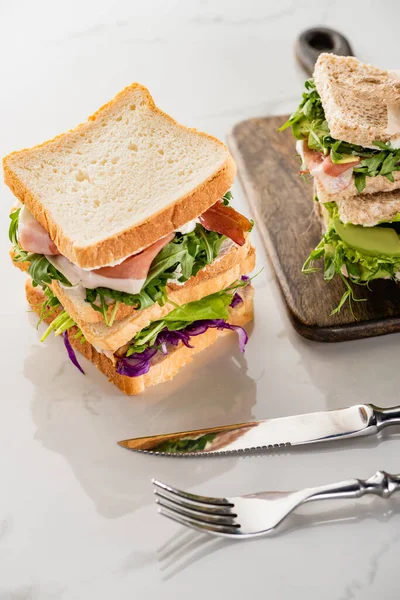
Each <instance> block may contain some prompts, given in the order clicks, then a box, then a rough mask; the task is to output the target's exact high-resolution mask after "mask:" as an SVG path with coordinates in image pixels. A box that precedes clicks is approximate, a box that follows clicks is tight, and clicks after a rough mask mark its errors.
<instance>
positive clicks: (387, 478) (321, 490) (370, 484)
mask: <svg viewBox="0 0 400 600" xmlns="http://www.w3.org/2000/svg"><path fill="white" fill-rule="evenodd" d="M308 491H309V492H311V493H310V494H309V495H308V496H307V498H306V499H305V502H310V501H311V500H331V499H335V498H361V497H362V496H365V495H366V494H373V495H374V496H380V497H381V498H389V497H390V496H391V495H392V494H393V493H394V492H398V491H400V475H391V474H390V473H386V472H385V471H377V472H376V473H375V475H372V477H370V478H369V479H350V480H349V481H341V482H339V483H334V484H332V485H325V486H322V487H318V488H314V489H311V490H308Z"/></svg>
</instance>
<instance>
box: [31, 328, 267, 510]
mask: <svg viewBox="0 0 400 600" xmlns="http://www.w3.org/2000/svg"><path fill="white" fill-rule="evenodd" d="M198 358H199V360H197V361H195V363H194V364H192V365H190V366H189V367H187V368H186V369H184V371H183V372H182V373H181V374H179V376H178V377H176V378H175V379H174V380H173V381H172V382H170V383H167V384H165V385H163V386H162V389H157V388H154V390H153V389H149V390H148V391H147V392H146V393H145V394H143V395H141V396H140V397H138V398H126V397H123V396H122V395H121V394H120V393H119V392H118V391H116V390H115V389H114V387H113V386H112V385H110V384H107V383H106V382H105V381H104V376H103V375H102V374H100V373H97V372H96V370H95V368H94V367H93V368H92V367H91V366H90V365H88V366H86V365H85V372H86V373H87V376H86V377H85V378H82V377H81V376H79V374H78V376H76V377H75V373H73V377H71V370H72V369H73V367H72V366H71V365H70V363H69V361H68V359H65V361H64V362H63V363H62V364H61V365H60V367H59V368H58V369H57V370H56V371H55V372H54V374H53V375H52V376H51V377H50V378H48V377H47V374H46V373H44V372H43V371H41V370H40V369H38V368H37V367H38V364H39V363H40V362H41V361H46V362H47V360H51V348H49V347H46V346H44V345H43V346H41V347H38V346H34V347H33V348H32V354H30V355H29V356H28V357H27V358H26V360H25V368H24V375H25V377H27V378H28V379H29V380H30V381H31V382H32V383H33V385H34V391H33V399H32V402H31V411H32V418H33V423H34V424H35V427H36V432H35V436H34V437H35V440H36V441H39V442H40V443H41V444H42V445H43V446H44V447H45V448H47V449H49V450H51V451H52V452H56V453H58V454H60V455H62V456H63V457H64V458H65V459H66V460H67V461H68V462H69V463H70V465H71V467H72V469H73V471H74V473H75V475H76V477H77V479H78V481H79V482H80V484H81V486H82V488H83V489H84V490H85V491H86V493H87V494H88V495H89V497H90V499H91V500H92V502H93V503H94V505H95V507H96V510H97V511H98V512H99V513H100V514H102V515H104V516H106V517H108V518H116V517H120V516H121V515H123V514H126V513H130V512H133V511H134V510H136V509H137V508H139V507H140V506H142V505H143V504H145V503H148V502H149V501H151V495H150V494H149V491H150V487H149V479H150V476H151V474H152V471H149V469H148V464H149V457H147V456H143V455H138V454H137V453H132V452H129V451H127V450H124V449H122V448H120V447H119V446H117V441H118V440H119V439H123V438H124V437H139V436H142V435H146V434H147V433H149V432H150V431H151V432H153V433H157V432H161V431H169V430H170V429H171V428H177V429H178V430H179V429H184V428H186V427H189V428H193V427H197V426H198V425H199V421H202V422H203V423H204V426H205V427H207V426H212V425H215V424H217V423H226V422H233V423H234V422H241V421H249V420H251V419H252V417H253V415H252V408H253V406H254V404H255V394H256V383H255V382H254V381H253V380H252V379H251V378H249V377H248V376H247V375H246V370H247V365H246V359H245V358H244V356H243V355H242V354H241V352H240V351H239V350H238V348H237V343H236V339H235V337H234V336H229V337H228V338H225V339H221V340H220V341H219V342H218V343H217V344H216V346H215V348H212V349H211V350H210V351H209V352H207V353H205V354H203V355H200V356H199V357H198ZM72 372H73V371H72ZM101 379H102V380H103V381H102V385H101V388H100V387H99V386H98V384H99V382H100V380H101ZM101 389H103V390H104V392H106V394H107V399H111V400H112V401H113V402H115V404H116V407H117V409H118V410H117V414H114V416H113V418H112V419H111V420H110V414H109V410H107V408H106V407H105V402H106V399H105V397H104V393H102V392H101ZM222 389H223V393H221V392H222ZM189 390H190V391H189ZM189 395H190V396H191V397H193V398H196V399H197V400H196V403H197V405H196V406H195V407H193V406H191V405H190V398H189ZM198 403H201V404H200V405H199V404H198ZM149 406H151V407H152V411H151V421H150V422H149V420H148V416H149V410H148V409H149ZM197 419H198V421H197ZM154 458H155V457H152V462H153V463H154V464H156V461H157V459H156V460H155V461H154ZM157 462H158V461H157ZM233 464H234V463H230V467H231V466H233ZM159 465H160V468H159V469H158V471H160V470H161V472H163V473H165V475H163V476H164V477H168V476H169V473H170V472H171V469H170V466H171V467H172V470H173V472H174V480H175V483H176V485H182V486H187V485H191V484H192V483H201V482H204V481H206V480H207V479H209V478H210V477H216V476H217V475H218V474H219V473H221V472H225V471H226V469H227V465H226V463H224V462H223V461H222V462H217V461H216V462H214V463H213V464H212V465H204V464H203V463H202V462H198V463H196V464H193V463H190V461H189V462H188V463H184V464H182V467H181V469H179V470H178V473H179V474H180V475H179V476H178V479H176V475H175V468H174V465H170V463H168V461H165V463H164V465H163V464H162V463H159ZM163 466H165V468H163ZM129 471H135V477H127V473H128V472H129Z"/></svg>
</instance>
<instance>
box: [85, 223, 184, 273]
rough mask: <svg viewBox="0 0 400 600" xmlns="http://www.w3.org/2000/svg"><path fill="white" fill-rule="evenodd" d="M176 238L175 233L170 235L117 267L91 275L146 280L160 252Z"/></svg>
mask: <svg viewBox="0 0 400 600" xmlns="http://www.w3.org/2000/svg"><path fill="white" fill-rule="evenodd" d="M174 237H175V233H170V234H169V235H166V236H165V237H163V238H161V239H160V240H158V242H155V243H154V244H152V245H151V246H149V247H148V248H146V250H143V251H142V252H139V254H134V255H133V256H129V258H126V259H125V260H124V261H123V262H122V263H120V264H119V265H116V266H115V267H101V268H100V269H95V270H94V271H91V273H95V274H96V275H101V276H102V277H110V278H111V279H143V278H144V279H146V277H147V273H148V272H149V269H150V265H151V263H152V262H153V260H154V259H155V257H156V256H157V254H158V253H159V252H161V250H162V249H163V248H164V246H166V245H167V244H169V242H170V241H171V240H173V239H174Z"/></svg>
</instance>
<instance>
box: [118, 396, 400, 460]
mask: <svg viewBox="0 0 400 600" xmlns="http://www.w3.org/2000/svg"><path fill="white" fill-rule="evenodd" d="M389 425H400V406H393V407H391V408H380V407H379V406H374V405H373V404H357V405H355V406H349V407H348V408H342V409H339V410H330V411H327V412H316V413H310V414H305V415H296V416H292V417H279V418H277V419H266V420H265V421H251V422H249V423H240V424H237V425H222V426H221V427H211V428H209V429H198V430H196V431H182V432H180V433H167V434H161V435H153V436H149V437H141V438H132V439H128V440H123V441H121V442H118V443H119V445H120V446H123V447H124V448H128V449H129V450H136V451H139V452H148V453H151V454H165V455H171V456H202V455H204V456H207V455H216V454H229V453H232V452H245V451H248V450H270V449H276V448H282V447H286V446H299V445H303V444H314V443H317V442H327V441H334V440H343V439H346V438H353V437H359V436H365V435H373V434H377V433H379V432H380V431H381V430H382V429H384V428H385V427H388V426H389Z"/></svg>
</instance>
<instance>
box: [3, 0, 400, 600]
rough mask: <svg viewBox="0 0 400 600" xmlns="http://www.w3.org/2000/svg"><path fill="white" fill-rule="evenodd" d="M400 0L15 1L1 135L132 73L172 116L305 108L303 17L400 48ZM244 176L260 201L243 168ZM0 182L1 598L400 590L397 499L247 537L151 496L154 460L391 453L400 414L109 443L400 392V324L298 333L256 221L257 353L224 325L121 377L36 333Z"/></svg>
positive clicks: (276, 479) (205, 464)
mask: <svg viewBox="0 0 400 600" xmlns="http://www.w3.org/2000/svg"><path fill="white" fill-rule="evenodd" d="M399 12H400V9H399V7H398V6H397V4H396V3H394V2H389V0H382V1H381V2H380V3H379V8H377V4H376V2H373V1H372V0H362V1H361V0H354V1H353V2H352V3H349V2H345V0H337V1H332V0H309V1H308V2H303V3H300V2H295V1H293V0H281V1H280V2H276V1H274V0H249V1H247V2H242V1H241V0H212V1H211V0H187V1H185V2H183V1H181V0H168V1H165V0H148V1H147V2H145V3H143V2H139V1H138V0H130V1H129V2H128V0H115V2H112V3H110V2H106V1H105V0H97V1H96V2H94V1H92V0H89V1H87V2H82V1H81V0H70V2H68V3H57V2H51V1H50V0H38V1H37V2H22V0H16V1H15V2H12V3H8V4H7V7H5V8H4V10H3V11H2V15H1V19H0V34H1V35H0V49H1V50H2V56H3V58H4V60H3V61H1V65H0V74H1V81H2V94H1V96H0V106H1V108H2V110H1V112H0V114H1V116H2V122H1V136H0V154H1V155H4V154H6V153H8V152H11V151H12V150H15V149H18V148H22V147H26V146H30V145H33V144H35V143H40V142H42V141H43V139H46V138H49V137H53V136H54V135H56V134H58V133H60V132H62V131H64V130H66V129H69V128H70V127H72V126H74V125H76V124H77V123H79V122H81V121H83V120H84V119H85V118H86V116H87V115H88V114H91V113H93V111H94V110H96V109H97V108H98V106H100V105H101V104H103V103H104V102H107V101H108V100H109V99H110V98H111V97H112V96H113V95H114V94H115V93H116V92H118V91H119V90H120V89H121V88H123V87H124V86H125V85H128V84H129V83H131V82H132V81H140V82H142V83H143V84H145V85H147V86H148V87H149V88H150V90H151V92H152V94H153V96H154V98H155V100H156V102H157V104H159V106H161V107H162V108H163V109H164V110H166V111H167V112H170V113H171V114H172V115H173V116H174V117H176V118H177V119H178V120H179V121H181V122H183V123H186V124H187V125H189V126H193V127H198V128H199V129H204V130H206V131H208V132H210V133H211V134H213V135H216V136H219V137H221V138H223V139H226V136H227V135H228V134H229V132H230V130H231V128H232V127H233V126H234V125H235V123H237V122H238V121H240V120H242V119H246V118H250V117H257V116H262V115H265V114H284V113H287V112H290V111H292V110H293V109H294V108H295V106H296V104H297V102H298V100H299V98H300V94H301V90H302V84H303V80H304V78H305V74H304V73H303V72H302V71H301V69H300V67H298V66H297V64H296V61H295V58H294V50H293V46H294V42H295V39H296V36H297V35H298V34H299V33H300V32H301V31H302V30H303V29H305V28H307V27H310V26H314V25H318V24H321V25H327V26H330V27H333V28H337V29H339V30H341V31H342V32H343V33H344V34H345V35H346V36H348V38H349V40H350V42H351V43H352V45H353V48H354V50H355V52H356V53H357V55H358V56H359V57H360V58H361V59H363V60H365V61H366V62H372V63H374V64H377V65H378V66H381V67H391V68H396V64H395V58H396V56H397V54H398V22H399V16H400V14H399ZM371 32H373V40H372V41H371ZM398 66H399V65H397V67H398ZM233 193H234V201H235V205H236V206H237V207H238V209H239V210H240V211H242V212H244V213H247V214H248V213H249V208H248V206H247V205H246V201H245V199H244V197H243V194H242V192H241V189H240V186H239V184H235V185H234V188H233ZM0 196H1V201H0V211H1V213H2V214H1V218H2V223H3V225H4V227H3V230H2V231H3V233H2V235H1V236H0V245H1V251H2V256H3V257H4V258H3V260H2V261H1V263H0V269H1V276H2V281H3V294H2V296H1V314H2V316H3V319H2V345H1V350H0V351H1V353H2V356H1V360H0V369H1V382H2V388H1V389H2V394H1V399H2V402H1V418H0V444H1V445H2V447H1V453H0V456H1V458H0V473H1V484H2V485H1V494H0V600H55V599H57V600H82V599H84V600H92V599H96V600H110V598H119V597H129V598H145V599H146V600H153V599H154V600H155V599H156V598H157V599H159V598H163V600H172V599H175V598H177V597H179V598H181V597H182V598H183V597H189V596H190V598H191V600H203V599H204V598H205V597H207V598H211V599H213V598H229V599H230V600H241V599H242V598H243V596H244V595H245V596H246V597H249V598H251V597H254V598H255V597H259V596H260V593H262V595H263V596H265V597H268V598H271V599H273V600H275V599H277V600H278V599H279V600H293V599H296V600H321V599H323V600H361V599H362V600H372V599H374V600H375V598H384V599H385V600H397V598H398V586H397V578H396V573H397V570H398V556H399V541H400V534H399V533H398V532H399V527H400V517H399V502H400V498H397V499H396V498H395V497H393V498H391V499H390V500H387V501H384V500H381V499H372V500H370V501H369V502H367V503H366V502H363V501H360V502H359V503H358V502H356V501H354V502H351V503H346V502H343V503H340V504H334V503H326V504H325V503H323V504H321V505H319V504H317V503H315V504H313V505H309V506H307V507H304V508H302V509H301V510H299V511H298V512H296V513H295V514H293V515H292V516H291V517H290V519H288V522H287V523H285V525H284V526H283V527H282V530H281V531H280V532H279V533H278V534H276V535H274V536H273V537H270V538H267V539H260V540H257V541H254V542H249V543H246V544H244V545H242V544H237V543H235V542H234V541H233V542H230V543H226V542H223V541H221V540H215V539H211V538H207V537H205V536H203V535H201V534H196V533H193V532H190V531H186V530H184V529H181V528H179V527H177V526H176V525H175V524H173V523H170V522H168V521H167V520H163V519H161V518H160V517H158V515H157V511H156V508H155V506H154V500H153V496H152V488H151V485H150V478H151V477H157V478H159V479H161V480H165V481H167V482H171V483H172V484H173V485H176V486H178V487H181V488H185V489H189V490H193V491H195V492H199V493H201V492H204V493H205V494H210V495H215V496H223V495H236V494H241V493H250V492H252V491H256V490H260V489H276V490H279V489H283V490H285V489H296V488H303V487H305V486H308V485H309V486H311V485H317V484H323V483H328V482H329V481H336V480H340V479H347V478H351V477H361V478H365V477H369V476H371V475H372V474H373V473H374V472H375V471H376V470H378V469H385V470H387V471H389V472H393V473H396V472H397V471H399V470H400V464H399V461H398V458H397V457H398V444H399V432H393V434H391V435H385V436H384V437H383V438H382V439H381V440H377V439H370V440H358V441H354V442H350V441H349V442H347V443H343V444H341V445H338V446H333V445H331V446H328V445H327V446H325V447H321V448H317V447H313V448H311V449H310V448H301V449H298V450H296V451H292V452H291V451H288V452H285V453H280V454H273V453H271V454H267V455H265V456H254V457H239V456H233V457H225V458H218V459H215V460H207V459H205V460H196V461H191V460H189V459H186V460H185V459H183V460H168V459H160V458H157V457H148V456H142V455H137V454H134V453H130V452H128V451H126V450H123V449H122V448H120V447H119V446H117V443H116V442H117V441H118V440H119V439H125V438H127V437H133V436H135V435H138V436H139V435H147V434H152V433H157V432H162V431H179V430H186V429H192V428H196V427H209V426H213V425H220V424H221V423H237V422H241V421H247V420H252V419H261V418H268V417H275V416H283V415H290V414H296V413H300V412H312V411H315V410H329V409H334V408H339V407H342V406H346V405H349V404H354V403H359V402H365V401H372V402H375V403H377V404H382V405H383V406H390V405H393V404H397V403H398V382H397V377H396V375H397V372H398V359H399V336H398V335H395V336H387V337H385V338H376V339H370V340H362V341H358V342H350V343H345V344H341V345H334V344H332V345H320V344H313V343H312V342H308V341H306V340H303V339H301V338H299V337H298V336H297V335H296V334H295V333H294V331H293V328H292V327H291V324H290V322H289V320H288V318H287V315H286V312H285V310H284V308H283V306H282V299H281V295H280V291H279V289H278V288H277V284H276V281H275V277H274V275H273V273H272V272H271V269H270V267H269V265H268V261H267V259H266V257H265V254H264V249H263V245H262V243H261V240H260V238H259V235H258V232H257V228H255V231H254V233H253V237H254V241H255V243H256V246H257V251H258V268H261V267H264V270H263V271H262V272H261V273H260V275H259V276H258V277H257V279H256V280H255V282H254V284H255V287H256V319H255V323H254V326H252V327H251V328H250V329H249V331H250V342H249V345H248V350H247V352H246V355H245V356H242V355H241V354H240V352H239V351H238V350H237V347H236V345H235V343H234V342H233V341H232V340H228V339H225V340H221V343H220V344H218V345H217V346H215V348H214V349H213V350H212V352H210V353H206V355H204V354H203V355H199V356H198V358H197V359H196V361H195V362H194V364H192V365H191V366H189V367H188V368H187V369H185V371H184V372H182V373H181V375H180V376H179V377H178V378H176V379H175V380H174V381H172V382H170V383H168V384H166V385H165V386H162V388H160V387H157V388H153V389H150V390H148V392H146V393H145V394H144V395H142V396H139V397H137V398H126V397H124V396H122V395H121V394H120V393H119V392H118V391H117V390H115V389H114V388H113V387H112V386H110V385H109V384H108V383H107V381H106V380H105V378H104V377H103V375H102V374H100V373H99V372H98V371H97V370H96V369H95V367H93V366H92V365H90V364H88V363H87V362H86V361H85V360H84V359H82V366H83V368H84V370H85V372H86V376H82V375H81V374H80V373H79V372H78V371H76V370H74V368H73V366H71V365H70V363H69V361H68V359H67V358H66V355H65V350H64V347H63V344H62V342H61V341H60V340H59V339H52V338H49V339H48V340H46V342H45V343H44V344H40V342H39V338H40V331H42V329H40V331H39V332H38V331H37V330H36V328H35V324H36V319H35V317H34V316H33V315H31V314H27V309H26V303H25V300H24V291H23V281H24V276H23V275H22V274H21V273H19V272H17V270H16V269H13V268H12V266H11V265H10V262H9V259H8V255H7V254H8V250H9V242H8V239H7V236H6V227H7V225H6V223H7V222H8V212H9V207H10V206H11V204H12V202H13V199H12V195H11V193H10V192H9V190H8V189H7V188H6V187H5V186H2V187H1V188H0ZM287 201H291V202H295V198H290V199H287ZM310 211H311V207H310ZM289 237H290V233H288V243H290V239H289Z"/></svg>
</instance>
